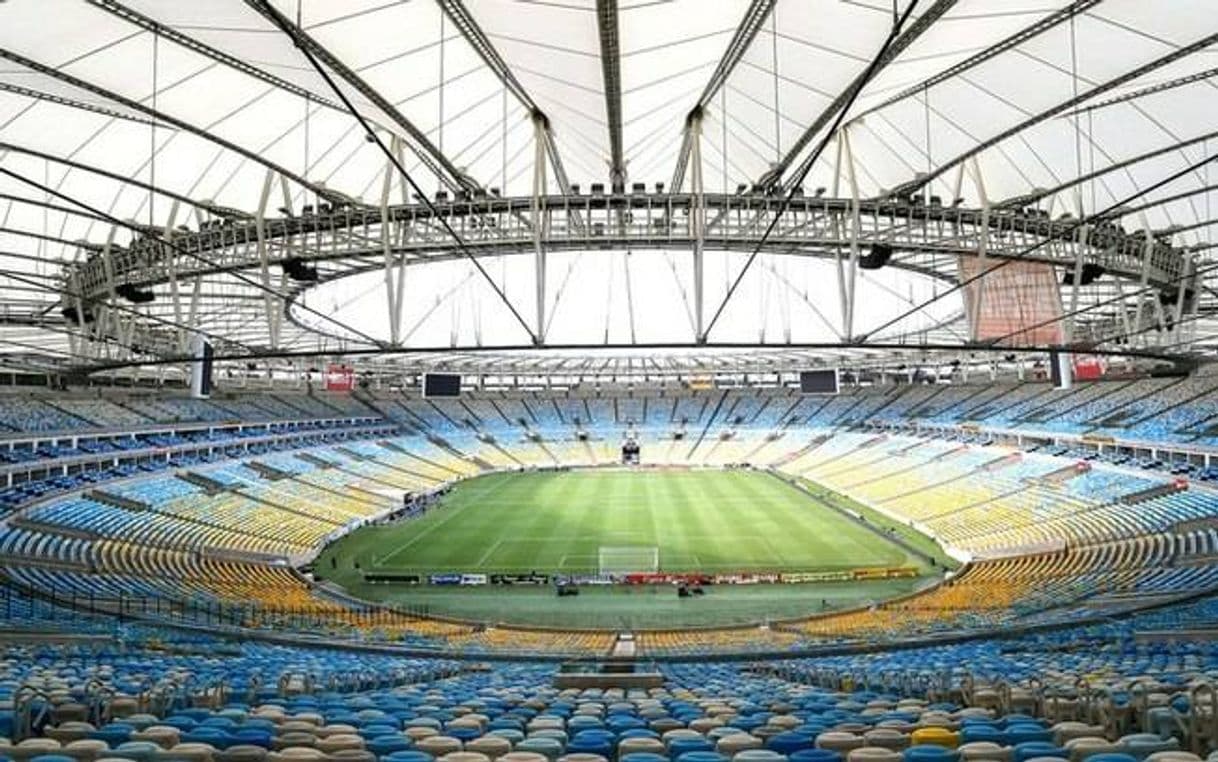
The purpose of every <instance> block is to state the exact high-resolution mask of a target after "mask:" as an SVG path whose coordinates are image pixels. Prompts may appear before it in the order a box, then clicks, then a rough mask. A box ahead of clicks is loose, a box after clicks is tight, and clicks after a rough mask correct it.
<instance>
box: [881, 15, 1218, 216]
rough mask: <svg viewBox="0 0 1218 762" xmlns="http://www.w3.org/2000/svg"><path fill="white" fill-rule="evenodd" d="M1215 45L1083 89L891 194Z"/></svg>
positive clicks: (1187, 48)
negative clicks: (1081, 104) (1099, 96)
mask: <svg viewBox="0 0 1218 762" xmlns="http://www.w3.org/2000/svg"><path fill="white" fill-rule="evenodd" d="M1216 42H1218V32H1215V33H1212V34H1207V35H1206V36H1204V37H1202V38H1200V39H1198V40H1195V41H1194V42H1191V43H1189V44H1188V45H1184V46H1182V47H1179V48H1176V49H1174V50H1172V52H1170V53H1168V54H1166V55H1163V56H1160V57H1158V58H1156V59H1154V60H1152V61H1148V62H1146V63H1144V64H1142V65H1141V66H1138V67H1136V68H1134V69H1130V70H1129V71H1127V72H1125V73H1124V74H1121V75H1119V76H1117V77H1114V78H1112V79H1109V80H1107V81H1105V82H1102V83H1101V84H1098V85H1096V86H1095V87H1092V88H1090V89H1089V90H1086V91H1085V92H1082V93H1079V94H1077V95H1074V96H1072V97H1071V98H1069V99H1067V100H1065V101H1062V102H1060V103H1058V104H1056V105H1054V106H1050V107H1049V108H1047V109H1045V110H1043V111H1041V112H1039V113H1037V114H1034V115H1033V116H1031V117H1028V118H1027V119H1024V120H1023V121H1021V122H1019V123H1018V124H1014V125H1012V126H1010V127H1008V128H1006V129H1005V130H1002V131H1001V132H999V133H998V134H997V135H994V136H993V137H990V138H987V139H986V140H983V141H981V142H980V143H978V144H977V145H975V146H973V147H972V148H969V149H968V150H966V151H964V152H963V153H961V154H959V155H958V156H956V157H955V158H953V159H950V160H949V161H947V162H945V163H943V164H940V165H939V166H938V167H935V168H934V169H932V170H931V171H930V172H927V173H925V174H922V175H919V176H918V177H917V178H915V179H914V180H911V181H910V182H908V183H905V184H904V185H901V186H899V187H898V188H896V189H895V190H894V191H893V192H892V195H894V196H908V195H909V194H911V193H914V192H916V191H918V190H920V189H921V188H924V187H925V186H926V185H928V184H929V183H930V182H932V181H933V180H935V179H937V178H939V177H940V176H941V175H943V173H945V172H947V171H948V170H949V169H951V168H952V167H955V166H956V165H958V164H960V163H961V162H964V161H967V160H968V159H970V158H972V157H973V156H976V155H978V154H980V153H981V152H983V151H985V150H986V149H987V148H990V147H992V146H995V145H997V144H999V143H1001V142H1003V141H1004V140H1006V139H1007V138H1010V137H1013V136H1015V135H1018V134H1019V133H1021V132H1023V131H1025V130H1027V129H1029V128H1031V127H1034V126H1036V125H1038V124H1040V123H1041V122H1043V121H1045V120H1047V119H1052V118H1053V117H1055V116H1057V115H1058V114H1061V113H1063V112H1065V111H1069V110H1070V109H1072V108H1074V107H1075V106H1077V105H1079V104H1080V103H1085V102H1087V101H1089V100H1091V99H1092V98H1094V97H1096V96H1097V95H1103V94H1104V93H1106V92H1108V91H1110V90H1113V89H1115V88H1118V87H1121V86H1122V85H1125V84H1127V83H1129V82H1133V81H1135V80H1138V79H1140V78H1142V77H1144V76H1146V75H1147V74H1150V73H1152V72H1154V71H1156V70H1158V69H1161V68H1163V67H1164V66H1168V65H1170V64H1173V63H1175V62H1176V61H1179V60H1181V59H1183V58H1187V57H1188V56H1191V55H1193V54H1194V53H1198V52H1200V51H1202V50H1205V49H1206V48H1208V47H1210V46H1212V45H1213V44H1214V43H1216Z"/></svg>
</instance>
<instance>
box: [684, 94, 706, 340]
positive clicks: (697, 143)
mask: <svg viewBox="0 0 1218 762" xmlns="http://www.w3.org/2000/svg"><path fill="white" fill-rule="evenodd" d="M688 129H689V131H690V139H691V140H690V151H689V163H690V186H691V187H690V191H691V193H692V196H691V206H690V210H689V224H690V229H691V230H690V232H692V233H693V239H694V341H695V342H697V343H698V344H705V343H706V332H705V331H706V329H705V326H704V324H703V321H704V317H703V312H704V305H703V302H704V300H705V298H706V293H705V286H706V252H705V245H704V244H705V241H706V193H705V190H704V186H703V183H702V114H701V113H700V112H699V113H697V114H696V115H694V118H693V119H691V120H690V121H689V124H688Z"/></svg>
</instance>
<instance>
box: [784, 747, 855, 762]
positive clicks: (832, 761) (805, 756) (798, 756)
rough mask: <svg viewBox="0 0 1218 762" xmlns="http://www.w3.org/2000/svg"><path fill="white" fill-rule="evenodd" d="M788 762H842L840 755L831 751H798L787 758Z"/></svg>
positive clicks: (814, 749)
mask: <svg viewBox="0 0 1218 762" xmlns="http://www.w3.org/2000/svg"><path fill="white" fill-rule="evenodd" d="M787 759H789V760H790V762H842V755H841V753H840V752H836V751H834V750H833V749H817V748H811V749H800V750H799V751H796V752H794V753H792V754H790V755H788V756H787Z"/></svg>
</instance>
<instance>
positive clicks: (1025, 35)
mask: <svg viewBox="0 0 1218 762" xmlns="http://www.w3.org/2000/svg"><path fill="white" fill-rule="evenodd" d="M1102 1H1103V0H1074V2H1072V3H1070V5H1068V6H1066V7H1065V8H1062V9H1060V10H1057V11H1054V12H1053V13H1050V14H1049V15H1048V16H1045V17H1044V18H1042V19H1040V20H1039V21H1037V22H1036V23H1034V24H1031V25H1030V26H1026V27H1024V28H1023V29H1020V30H1019V31H1017V32H1015V33H1014V34H1012V35H1010V36H1009V37H1005V38H1003V39H1002V41H1001V42H999V43H997V44H996V45H991V46H990V47H988V48H986V49H985V50H982V51H980V52H978V53H975V54H973V55H971V56H969V57H968V58H966V59H964V60H963V61H961V62H959V63H957V64H953V65H952V66H950V67H948V68H947V69H944V70H943V71H941V72H939V73H938V74H936V75H934V76H933V77H930V78H928V79H925V80H923V81H922V82H919V83H917V84H915V85H911V86H909V87H907V88H905V89H904V90H902V91H901V92H899V93H897V94H896V95H893V96H892V97H890V98H886V99H884V101H882V102H881V103H879V104H878V105H875V106H872V107H870V108H868V109H866V110H865V111H862V112H860V113H859V115H858V116H856V117H854V118H855V119H863V118H865V117H867V116H869V115H871V114H874V113H876V112H877V111H880V110H882V109H886V108H888V107H889V106H891V105H893V104H894V103H900V102H901V101H903V100H907V99H909V98H913V97H914V96H916V95H921V94H922V93H924V92H926V91H927V90H929V89H930V88H932V87H935V86H936V85H940V84H942V83H944V82H948V81H950V80H952V79H955V78H956V77H958V76H960V75H961V74H963V73H965V72H966V71H969V70H970V69H974V68H976V67H978V66H980V65H981V64H983V63H985V62H986V61H990V60H992V59H994V58H997V57H998V56H1000V55H1002V54H1003V53H1005V52H1007V51H1008V50H1011V49H1013V48H1016V47H1019V46H1020V45H1022V44H1024V43H1025V42H1027V41H1028V40H1031V39H1033V38H1035V37H1037V36H1039V35H1041V34H1043V33H1045V32H1047V31H1049V30H1050V29H1052V28H1053V27H1055V26H1057V25H1058V24H1061V23H1064V22H1066V21H1069V20H1070V19H1072V18H1074V17H1075V16H1077V15H1078V14H1080V13H1085V12H1087V11H1089V10H1091V9H1092V8H1094V7H1095V6H1097V5H1099V4H1100V3H1101V2H1102Z"/></svg>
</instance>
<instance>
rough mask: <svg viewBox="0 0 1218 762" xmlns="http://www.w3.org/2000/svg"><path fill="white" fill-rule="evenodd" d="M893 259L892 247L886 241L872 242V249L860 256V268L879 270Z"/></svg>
mask: <svg viewBox="0 0 1218 762" xmlns="http://www.w3.org/2000/svg"><path fill="white" fill-rule="evenodd" d="M890 259H892V247H891V246H889V245H888V244H886V243H882V242H879V241H877V242H875V243H873V244H871V251H869V252H867V253H866V254H864V255H863V256H861V257H859V268H860V269H862V270H878V269H880V268H881V267H883V266H884V265H886V264H888V260H890Z"/></svg>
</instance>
